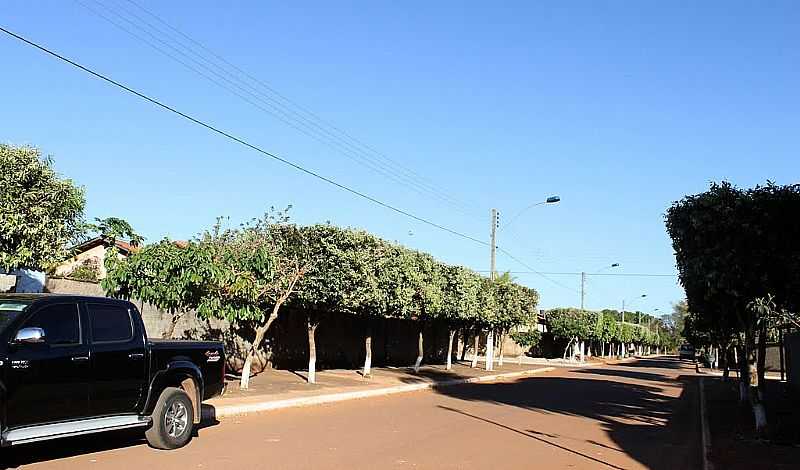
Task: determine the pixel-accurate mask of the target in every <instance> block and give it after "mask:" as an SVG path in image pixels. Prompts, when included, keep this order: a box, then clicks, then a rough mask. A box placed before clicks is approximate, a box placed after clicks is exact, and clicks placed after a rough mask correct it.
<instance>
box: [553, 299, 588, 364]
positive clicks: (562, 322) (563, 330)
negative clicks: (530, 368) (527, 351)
mask: <svg viewBox="0 0 800 470" xmlns="http://www.w3.org/2000/svg"><path fill="white" fill-rule="evenodd" d="M546 318H547V322H548V325H549V327H550V332H551V333H552V334H553V336H555V337H557V338H562V339H566V340H567V346H566V347H565V348H564V359H566V358H567V351H568V350H569V348H570V346H572V345H573V343H574V344H576V345H577V344H578V341H580V340H581V339H587V338H589V336H590V335H591V333H592V329H593V328H594V323H593V322H591V321H590V320H589V318H588V316H587V314H586V312H585V311H584V310H578V309H573V308H558V309H552V310H549V311H548V312H547V315H546ZM573 356H574V355H573Z"/></svg>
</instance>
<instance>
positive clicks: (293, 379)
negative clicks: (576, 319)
mask: <svg viewBox="0 0 800 470" xmlns="http://www.w3.org/2000/svg"><path fill="white" fill-rule="evenodd" d="M479 365H481V366H483V365H484V364H482V363H479ZM564 366H570V367H574V364H571V365H567V364H564ZM554 369H555V367H552V366H551V367H541V366H539V365H535V364H522V365H519V364H509V363H505V364H504V365H503V367H501V368H498V367H495V370H494V371H486V370H484V369H483V368H475V369H472V368H470V367H469V364H463V363H456V364H453V369H452V370H449V371H448V370H445V367H444V365H432V366H424V367H422V368H420V371H419V373H414V371H413V369H411V368H406V367H403V368H400V367H380V368H373V369H372V377H371V378H368V379H365V378H364V377H362V376H361V373H360V371H354V370H326V371H321V372H317V383H316V384H309V383H307V382H306V377H305V373H304V372H303V373H299V372H292V371H286V370H267V371H264V372H262V373H260V374H259V375H257V376H255V377H252V378H251V379H250V388H249V389H248V390H239V383H238V381H231V382H229V383H228V391H227V392H226V394H225V395H224V396H223V397H219V398H215V399H212V400H209V401H207V402H205V403H204V405H203V410H202V411H203V418H204V419H209V420H211V419H215V418H224V417H228V416H236V415H243V414H249V413H257V412H263V411H270V410H278V409H283V408H291V407H298V406H311V405H320V404H324V403H335V402H339V401H345V400H355V399H359V398H369V397H376V396H383V395H391V394H395V393H405V392H412V391H417V390H428V389H434V388H439V387H446V386H452V385H458V384H465V383H474V382H488V381H495V380H504V379H512V378H517V377H523V376H527V375H533V374H537V373H544V372H548V371H551V370H554Z"/></svg>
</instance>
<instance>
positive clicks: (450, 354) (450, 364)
mask: <svg viewBox="0 0 800 470" xmlns="http://www.w3.org/2000/svg"><path fill="white" fill-rule="evenodd" d="M455 335H456V330H452V329H451V330H450V340H449V341H448V342H447V365H446V366H445V369H446V370H450V369H452V368H453V337H455Z"/></svg>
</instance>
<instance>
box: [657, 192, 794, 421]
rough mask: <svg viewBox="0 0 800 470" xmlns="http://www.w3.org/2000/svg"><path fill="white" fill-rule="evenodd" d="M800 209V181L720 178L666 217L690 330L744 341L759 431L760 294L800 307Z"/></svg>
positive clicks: (763, 324) (744, 382)
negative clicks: (737, 182)
mask: <svg viewBox="0 0 800 470" xmlns="http://www.w3.org/2000/svg"><path fill="white" fill-rule="evenodd" d="M799 211H800V185H798V184H794V185H787V186H779V185H776V184H774V183H772V182H767V184H766V185H763V186H757V187H755V188H752V189H748V190H743V189H739V188H737V187H735V186H733V185H731V184H730V183H727V182H722V183H712V184H711V186H710V188H709V190H708V191H706V192H704V193H700V194H696V195H691V196H687V197H684V198H683V199H681V200H680V201H677V202H675V203H674V204H673V205H672V206H671V207H670V209H669V210H668V211H667V216H666V222H667V231H668V232H669V235H670V237H671V238H672V242H673V248H674V250H675V256H676V261H677V263H676V264H677V267H678V272H679V278H680V281H681V284H682V285H683V287H684V289H685V291H686V298H687V304H688V311H689V312H690V315H689V318H688V319H687V320H691V321H687V322H686V325H685V327H684V331H685V332H686V333H687V334H686V336H687V337H689V338H693V339H694V340H695V341H696V340H697V339H699V338H703V337H707V338H709V339H710V341H709V342H710V343H711V344H709V345H708V346H710V347H715V346H716V347H720V348H721V349H723V350H724V349H725V348H726V344H725V343H724V342H720V341H719V338H720V337H722V338H723V339H725V340H727V339H729V338H732V339H733V340H734V341H737V342H738V343H739V344H738V347H739V348H740V349H741V352H742V354H740V355H739V360H740V361H741V362H740V365H739V367H740V377H741V379H740V380H741V383H740V391H741V399H742V401H749V402H750V404H751V406H752V409H753V413H754V417H755V422H756V430H757V431H758V432H759V433H762V432H764V431H765V429H766V420H765V416H764V413H763V402H762V399H763V393H762V391H763V390H760V389H763V380H761V379H763V376H762V374H761V373H760V371H759V370H758V369H759V365H760V363H761V362H762V361H763V360H764V359H763V355H764V354H763V353H765V352H766V347H765V346H766V344H765V342H766V337H767V334H768V331H769V324H768V322H767V321H765V318H766V317H768V314H767V312H768V311H770V310H772V307H771V306H769V307H768V308H765V307H767V306H765V305H764V304H763V303H762V304H761V305H759V304H758V301H759V299H761V300H762V301H763V299H768V298H769V296H772V299H771V300H772V301H773V302H774V304H775V307H776V308H778V309H781V310H784V309H785V310H788V311H797V310H799V309H800V271H799V270H798V269H797V266H798V265H799V264H800V245H798V243H797V240H798V239H799V238H800V219H798V217H795V216H792V215H793V214H797V213H798V212H799ZM727 328H730V330H732V331H733V334H732V335H729V333H730V331H729V330H728V331H726V329H727ZM757 342H758V344H757ZM762 344H763V346H762ZM759 353H762V354H759Z"/></svg>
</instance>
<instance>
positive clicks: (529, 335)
mask: <svg viewBox="0 0 800 470" xmlns="http://www.w3.org/2000/svg"><path fill="white" fill-rule="evenodd" d="M511 339H513V340H514V342H515V343H517V344H519V345H520V346H522V347H524V348H528V349H530V348H533V347H536V346H538V345H539V342H540V341H541V340H542V333H541V332H540V331H539V330H531V331H517V332H514V333H511Z"/></svg>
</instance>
